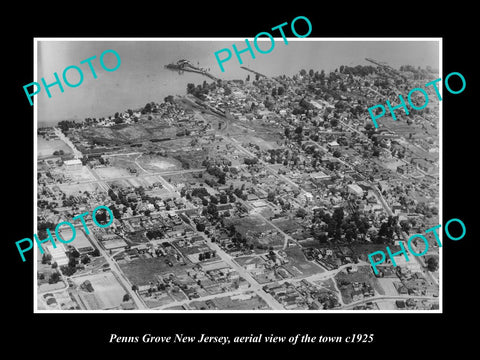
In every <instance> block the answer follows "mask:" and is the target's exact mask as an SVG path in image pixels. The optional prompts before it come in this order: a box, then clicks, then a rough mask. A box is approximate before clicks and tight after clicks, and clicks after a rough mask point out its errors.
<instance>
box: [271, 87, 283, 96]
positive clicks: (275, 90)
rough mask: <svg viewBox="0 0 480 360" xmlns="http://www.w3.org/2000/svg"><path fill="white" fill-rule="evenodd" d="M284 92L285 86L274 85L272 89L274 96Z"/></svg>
mask: <svg viewBox="0 0 480 360" xmlns="http://www.w3.org/2000/svg"><path fill="white" fill-rule="evenodd" d="M283 94H285V88H284V87H283V86H279V87H274V88H273V89H272V96H277V95H278V96H282V95H283Z"/></svg>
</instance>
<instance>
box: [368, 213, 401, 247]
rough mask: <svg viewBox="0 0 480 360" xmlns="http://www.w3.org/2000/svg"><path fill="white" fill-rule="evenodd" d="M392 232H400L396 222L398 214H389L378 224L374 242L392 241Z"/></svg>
mask: <svg viewBox="0 0 480 360" xmlns="http://www.w3.org/2000/svg"><path fill="white" fill-rule="evenodd" d="M394 233H398V234H399V233H400V225H399V224H398V216H389V217H388V219H387V221H385V222H383V223H382V225H381V226H380V229H379V231H378V234H377V236H376V237H375V238H374V242H375V243H377V244H388V243H391V242H392V241H393V235H394Z"/></svg>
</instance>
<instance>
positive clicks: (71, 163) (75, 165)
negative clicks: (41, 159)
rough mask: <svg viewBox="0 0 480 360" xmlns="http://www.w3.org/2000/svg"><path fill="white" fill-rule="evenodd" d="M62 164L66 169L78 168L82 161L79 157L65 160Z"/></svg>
mask: <svg viewBox="0 0 480 360" xmlns="http://www.w3.org/2000/svg"><path fill="white" fill-rule="evenodd" d="M64 165H65V167H66V168H67V169H68V170H80V169H81V168H82V162H81V161H80V160H79V159H72V160H65V161H64Z"/></svg>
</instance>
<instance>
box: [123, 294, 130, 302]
mask: <svg viewBox="0 0 480 360" xmlns="http://www.w3.org/2000/svg"><path fill="white" fill-rule="evenodd" d="M129 300H130V295H129V294H125V295H123V299H122V301H123V302H127V301H129Z"/></svg>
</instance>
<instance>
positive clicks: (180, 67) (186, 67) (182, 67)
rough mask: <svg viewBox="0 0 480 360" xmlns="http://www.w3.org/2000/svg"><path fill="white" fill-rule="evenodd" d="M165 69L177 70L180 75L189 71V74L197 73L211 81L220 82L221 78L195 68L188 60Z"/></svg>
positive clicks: (180, 61)
mask: <svg viewBox="0 0 480 360" xmlns="http://www.w3.org/2000/svg"><path fill="white" fill-rule="evenodd" d="M165 68H167V69H169V70H176V71H178V72H179V73H182V72H183V71H188V72H193V73H197V74H201V75H205V76H207V77H209V78H210V79H212V80H215V81H218V80H220V79H219V78H217V77H216V76H213V75H212V74H210V73H209V72H208V71H206V70H205V69H201V68H198V67H196V66H193V65H192V64H191V63H190V61H188V60H184V59H182V60H178V61H177V63H176V64H168V65H165Z"/></svg>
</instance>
